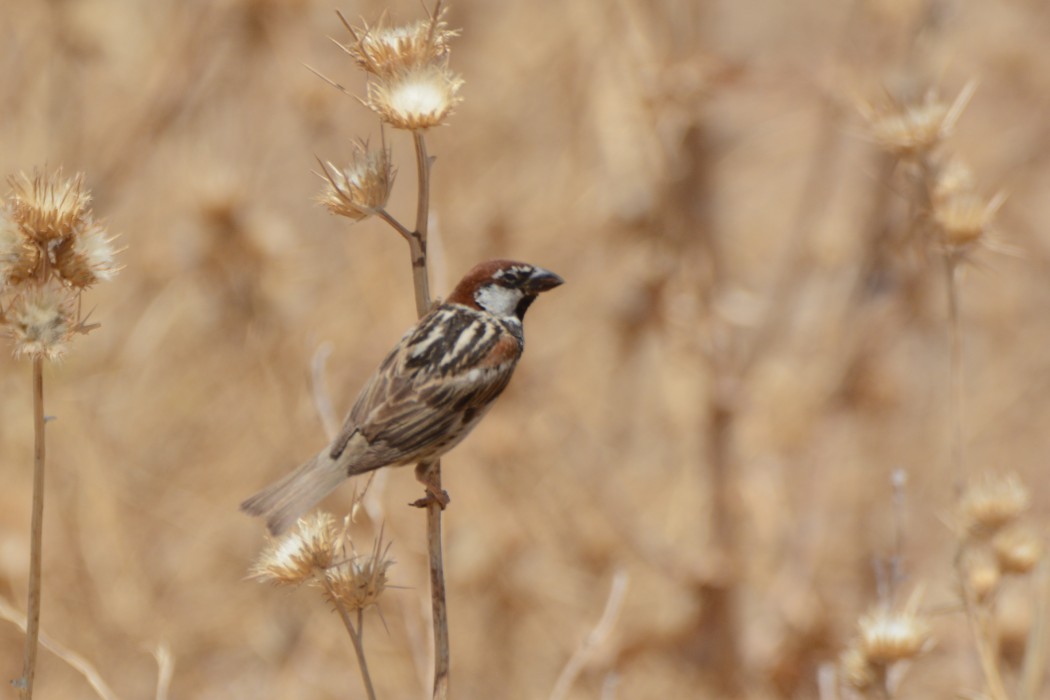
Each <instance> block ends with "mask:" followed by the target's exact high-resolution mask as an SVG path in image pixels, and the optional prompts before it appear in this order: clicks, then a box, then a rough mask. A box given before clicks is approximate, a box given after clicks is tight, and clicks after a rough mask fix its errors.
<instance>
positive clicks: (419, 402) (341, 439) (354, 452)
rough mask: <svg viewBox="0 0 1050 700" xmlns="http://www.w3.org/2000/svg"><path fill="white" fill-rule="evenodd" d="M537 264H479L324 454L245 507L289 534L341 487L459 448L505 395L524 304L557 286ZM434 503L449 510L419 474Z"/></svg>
mask: <svg viewBox="0 0 1050 700" xmlns="http://www.w3.org/2000/svg"><path fill="white" fill-rule="evenodd" d="M562 282H563V280H562V278H561V277H559V276H558V275H556V274H554V273H553V272H550V271H549V270H544V269H543V268H541V267H536V266H535V265H529V264H526V263H520V262H513V261H510V260H490V261H488V262H483V263H480V264H479V265H476V266H475V267H474V268H473V269H472V270H471V271H470V272H468V273H467V274H466V276H465V277H464V278H463V279H462V280H460V282H459V284H458V285H456V288H455V289H454V290H453V291H452V293H451V294H450V295H449V296H448V298H447V299H446V300H445V301H444V303H442V304H441V305H440V306H438V307H436V308H435V309H433V310H432V311H431V312H430V313H428V314H427V315H426V316H424V317H423V318H421V319H419V321H418V322H417V323H416V325H415V326H413V327H412V328H411V329H410V330H409V331H408V332H407V333H405V335H404V336H403V337H402V338H401V341H400V342H398V344H397V346H396V347H394V349H393V350H391V351H390V354H389V355H387V356H386V359H384V360H383V362H382V363H381V364H380V365H379V367H378V369H376V371H375V372H374V373H373V374H372V376H371V377H370V378H369V380H368V381H367V382H366V383H365V386H364V388H363V389H361V393H360V394H359V395H358V397H357V401H355V402H354V407H353V408H352V409H350V415H349V416H347V418H346V421H345V422H344V423H343V427H342V429H341V430H340V431H339V434H338V435H337V436H336V438H335V440H333V441H332V442H331V443H330V444H329V445H328V446H327V447H325V448H324V449H323V450H321V452H320V453H318V454H317V455H316V456H315V457H313V458H312V459H310V460H309V461H307V462H306V463H305V464H303V465H302V466H300V467H299V468H298V469H296V470H295V471H294V472H292V473H291V474H289V475H288V476H286V477H284V478H283V479H281V480H280V481H278V482H276V483H274V484H272V485H271V486H269V487H267V488H265V489H263V490H262V491H260V492H259V493H257V494H256V495H254V496H252V497H251V498H249V499H248V500H246V501H245V502H244V503H242V504H241V509H242V510H244V511H245V512H247V513H249V514H251V515H256V516H260V517H264V518H266V524H267V526H268V527H269V528H270V532H272V533H273V534H279V533H281V532H283V531H284V530H286V529H287V528H288V527H289V526H290V525H291V524H292V523H294V522H295V521H296V520H297V519H298V518H299V517H300V516H302V515H303V514H304V513H305V512H306V511H308V510H309V509H310V508H312V507H313V506H315V505H316V504H317V503H318V502H319V501H320V500H321V499H323V498H324V497H325V496H327V495H328V494H329V493H331V492H332V491H333V490H334V489H335V488H336V487H337V486H339V484H341V483H342V482H343V480H344V479H346V478H348V477H351V476H354V475H356V474H363V473H365V472H369V471H372V470H373V469H379V468H380V467H386V466H394V465H405V464H413V463H420V464H427V463H430V462H433V461H434V460H437V459H439V458H440V457H441V456H442V455H443V454H445V453H446V452H448V451H449V450H451V449H452V448H453V447H455V446H456V445H457V444H459V442H460V441H461V440H462V439H463V438H465V437H466V436H467V434H468V433H469V432H470V431H471V430H472V429H473V428H474V426H475V425H477V424H478V421H480V420H481V418H482V416H484V415H485V413H486V412H487V411H488V409H489V408H490V407H491V406H492V402H493V400H495V398H496V397H497V396H499V395H500V393H501V392H502V391H503V390H504V389H505V388H506V386H507V383H508V382H509V381H510V377H511V374H513V373H514V367H515V366H516V365H517V364H518V360H519V359H520V358H521V353H522V350H523V349H524V347H525V336H524V334H523V332H522V319H523V318H524V317H525V311H526V310H527V309H528V308H529V305H531V304H532V302H533V301H535V300H536V297H537V296H538V295H539V294H540V293H542V292H546V291H547V290H550V289H553V288H554V287H557V286H558V285H560V284H562ZM419 476H420V480H421V481H423V482H424V484H426V485H427V488H428V491H430V493H431V496H432V497H434V498H436V499H438V500H439V501H441V502H442V503H447V501H448V496H447V495H446V494H444V493H443V492H442V493H436V492H435V491H434V489H432V487H431V485H430V484H427V482H426V480H425V474H423V473H422V472H420V473H419Z"/></svg>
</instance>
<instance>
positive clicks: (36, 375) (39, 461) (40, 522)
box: [19, 354, 45, 700]
mask: <svg viewBox="0 0 1050 700" xmlns="http://www.w3.org/2000/svg"><path fill="white" fill-rule="evenodd" d="M44 422H45V421H44V358H43V356H42V355H39V354H38V355H34V356H33V432H34V435H35V443H34V447H33V515H32V525H31V531H30V545H29V547H30V549H29V600H28V602H27V603H26V648H25V661H24V663H23V666H22V678H21V681H20V691H19V696H20V697H21V698H22V699H23V700H31V699H32V697H33V680H34V678H35V677H36V657H37V650H38V647H39V638H40V583H41V582H40V569H41V561H42V558H43V554H42V551H41V548H42V545H43V535H44Z"/></svg>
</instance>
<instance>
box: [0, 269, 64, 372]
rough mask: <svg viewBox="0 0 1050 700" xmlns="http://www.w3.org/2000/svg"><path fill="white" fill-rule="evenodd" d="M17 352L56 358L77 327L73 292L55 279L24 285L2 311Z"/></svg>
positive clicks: (59, 355) (17, 353)
mask: <svg viewBox="0 0 1050 700" xmlns="http://www.w3.org/2000/svg"><path fill="white" fill-rule="evenodd" d="M4 325H6V326H7V329H8V332H9V333H10V334H11V337H12V338H13V339H14V342H15V354H16V355H30V356H34V357H36V356H42V357H46V358H47V359H49V360H55V359H58V358H59V357H61V356H62V354H63V353H65V351H66V347H67V345H68V344H69V340H70V338H72V337H73V333H75V332H76V330H77V319H76V295H75V294H74V293H71V292H70V290H69V289H67V288H65V287H62V286H61V285H58V284H55V283H49V284H44V285H39V284H34V285H31V286H29V287H28V288H26V289H24V290H23V291H22V292H21V293H20V294H19V295H18V296H17V297H15V299H14V301H13V302H12V304H11V307H10V308H9V309H8V310H7V313H6V314H4Z"/></svg>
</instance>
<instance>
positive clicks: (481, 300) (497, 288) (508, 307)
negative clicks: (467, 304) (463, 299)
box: [474, 284, 525, 316]
mask: <svg viewBox="0 0 1050 700" xmlns="http://www.w3.org/2000/svg"><path fill="white" fill-rule="evenodd" d="M524 296H525V295H524V294H523V293H522V291H521V290H520V289H512V288H510V287H504V286H502V285H499V284H486V285H485V286H484V287H482V288H481V289H479V290H478V291H476V292H474V300H475V301H476V302H478V306H480V307H481V308H483V309H485V310H486V311H488V312H489V313H491V314H494V315H496V316H514V310H515V309H517V308H518V302H519V301H521V300H522V297H524Z"/></svg>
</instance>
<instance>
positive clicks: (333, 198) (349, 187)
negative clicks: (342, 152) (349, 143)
mask: <svg viewBox="0 0 1050 700" xmlns="http://www.w3.org/2000/svg"><path fill="white" fill-rule="evenodd" d="M353 148H354V153H353V156H352V157H351V159H350V164H349V165H347V166H346V167H345V168H343V169H339V168H337V167H336V166H334V165H332V164H331V163H329V164H328V165H327V166H325V165H324V164H322V166H321V167H322V168H323V170H324V178H325V179H326V180H327V186H326V187H325V189H324V192H322V193H321V196H320V197H319V198H318V201H319V202H320V203H321V204H322V205H323V206H324V207H325V208H326V209H328V210H329V211H330V212H332V213H333V214H338V215H340V216H345V217H348V218H350V219H353V220H354V221H360V220H361V219H364V218H366V217H369V216H371V215H373V214H375V213H376V212H377V211H378V210H380V209H382V208H383V207H385V206H386V202H387V199H389V197H390V191H391V189H392V188H393V186H394V176H395V175H396V170H395V169H394V167H393V166H392V165H391V162H390V151H389V149H387V148H385V147H381V148H379V149H377V150H372V149H370V148H369V147H368V143H367V142H365V141H357V142H355V143H354V145H353Z"/></svg>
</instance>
